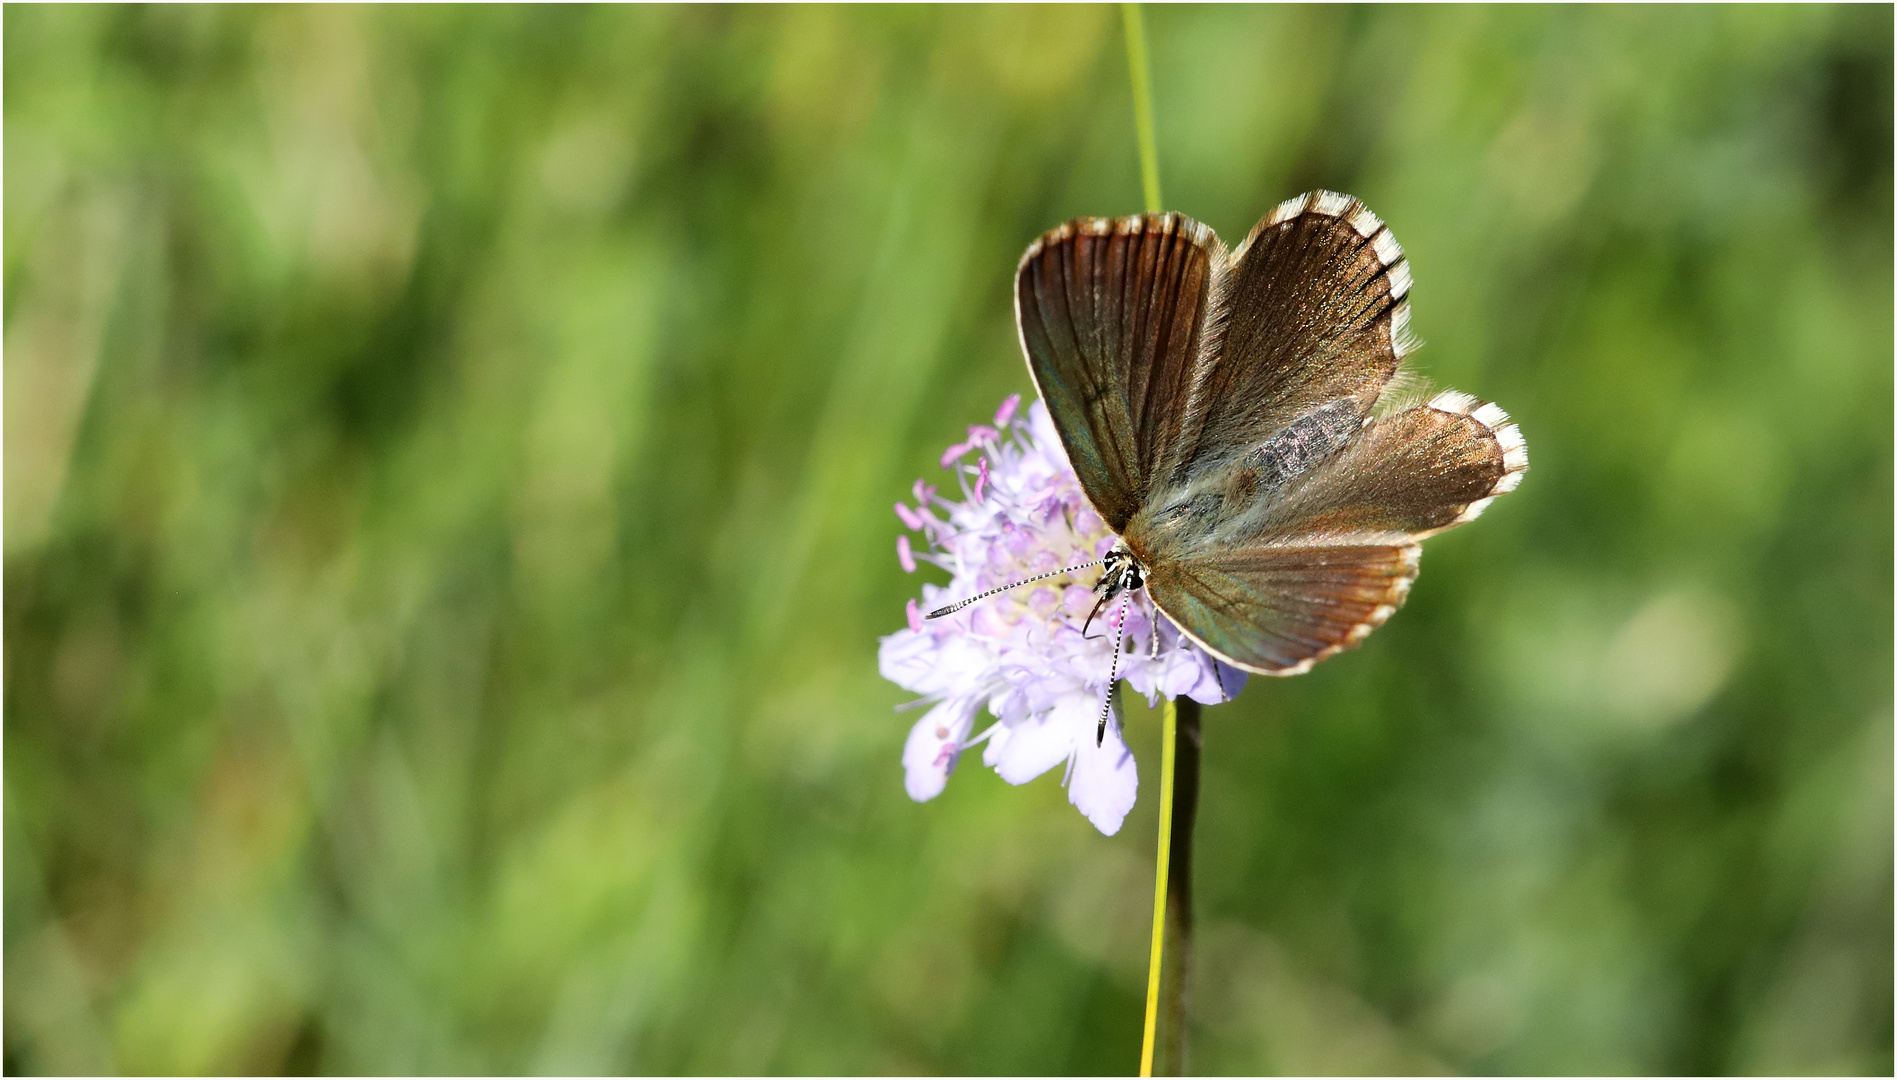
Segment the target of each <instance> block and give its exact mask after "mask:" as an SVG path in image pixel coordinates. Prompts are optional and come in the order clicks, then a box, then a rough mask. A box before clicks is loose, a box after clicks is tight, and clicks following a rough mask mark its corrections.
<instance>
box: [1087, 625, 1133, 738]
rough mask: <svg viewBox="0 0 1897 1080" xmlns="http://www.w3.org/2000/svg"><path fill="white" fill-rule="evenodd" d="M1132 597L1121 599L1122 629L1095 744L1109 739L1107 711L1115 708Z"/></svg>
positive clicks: (1115, 637) (1115, 644)
mask: <svg viewBox="0 0 1897 1080" xmlns="http://www.w3.org/2000/svg"><path fill="white" fill-rule="evenodd" d="M1131 599H1132V597H1130V596H1127V597H1121V599H1120V630H1119V632H1118V633H1116V634H1114V635H1113V667H1112V668H1110V669H1108V671H1107V696H1106V700H1105V701H1102V702H1101V703H1100V727H1099V729H1098V730H1096V731H1095V732H1094V733H1093V745H1094V746H1096V747H1097V746H1100V745H1101V744H1102V743H1105V742H1106V741H1107V713H1108V712H1109V711H1111V710H1112V708H1113V684H1114V683H1115V682H1116V681H1118V679H1119V678H1120V642H1121V641H1122V640H1123V639H1124V638H1125V637H1126V602H1127V601H1128V600H1131Z"/></svg>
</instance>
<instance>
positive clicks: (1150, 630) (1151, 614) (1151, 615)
mask: <svg viewBox="0 0 1897 1080" xmlns="http://www.w3.org/2000/svg"><path fill="white" fill-rule="evenodd" d="M1146 636H1147V637H1149V638H1151V639H1152V640H1151V641H1149V642H1147V645H1148V647H1149V649H1150V650H1151V651H1150V652H1149V653H1148V654H1147V655H1148V659H1152V660H1157V659H1159V605H1158V604H1156V603H1154V602H1153V591H1152V590H1151V589H1148V590H1146Z"/></svg>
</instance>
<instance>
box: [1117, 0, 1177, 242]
mask: <svg viewBox="0 0 1897 1080" xmlns="http://www.w3.org/2000/svg"><path fill="white" fill-rule="evenodd" d="M1120 14H1121V15H1122V16H1123V17H1124V18H1125V21H1126V67H1127V71H1128V72H1129V73H1130V74H1131V75H1132V77H1133V127H1134V129H1135V130H1136V131H1137V132H1138V133H1139V144H1140V187H1141V188H1143V189H1144V191H1145V194H1146V212H1147V213H1149V214H1157V213H1160V212H1161V211H1163V210H1164V209H1165V208H1166V204H1165V202H1164V201H1163V200H1161V199H1160V197H1159V145H1158V142H1157V140H1156V139H1155V138H1154V136H1153V73H1152V67H1151V66H1150V64H1148V62H1147V59H1146V18H1145V16H1144V15H1143V14H1141V12H1140V6H1139V5H1138V4H1121V5H1120Z"/></svg>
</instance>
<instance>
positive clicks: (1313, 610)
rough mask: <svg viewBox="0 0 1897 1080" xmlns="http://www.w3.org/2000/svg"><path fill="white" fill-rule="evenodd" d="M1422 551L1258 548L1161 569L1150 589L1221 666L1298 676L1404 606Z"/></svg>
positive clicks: (1407, 547)
mask: <svg viewBox="0 0 1897 1080" xmlns="http://www.w3.org/2000/svg"><path fill="white" fill-rule="evenodd" d="M1419 550H1420V549H1419V548H1418V547H1417V546H1416V545H1415V544H1384V545H1367V544H1335V545H1298V546H1275V545H1262V544H1261V545H1252V546H1249V547H1243V548H1233V549H1228V550H1223V551H1216V552H1211V553H1208V554H1206V555H1204V556H1202V557H1199V558H1195V559H1189V560H1181V561H1178V562H1168V563H1161V564H1159V565H1156V566H1153V567H1152V568H1151V569H1150V570H1149V571H1148V573H1147V577H1146V587H1147V588H1148V589H1150V590H1152V595H1153V602H1154V603H1157V604H1158V605H1159V607H1160V609H1161V610H1162V611H1164V612H1165V613H1166V614H1167V615H1168V616H1169V617H1170V618H1171V619H1172V620H1173V622H1175V623H1177V624H1178V625H1179V626H1180V627H1182V628H1184V630H1185V631H1186V633H1187V634H1188V635H1190V636H1191V637H1192V639H1193V640H1194V641H1197V642H1198V643H1199V644H1200V645H1202V646H1205V647H1206V648H1208V649H1210V650H1211V651H1212V652H1213V653H1214V654H1215V655H1217V656H1219V657H1220V658H1221V659H1224V660H1226V661H1227V662H1229V663H1232V664H1234V665H1236V666H1238V667H1242V668H1244V669H1246V670H1248V671H1254V672H1259V673H1262V674H1267V675H1296V674H1299V673H1300V672H1303V671H1306V670H1309V668H1310V667H1311V665H1312V664H1314V663H1316V662H1317V661H1319V660H1322V659H1324V658H1325V657H1327V656H1329V655H1331V654H1332V653H1335V652H1338V651H1339V650H1342V649H1347V648H1350V647H1351V646H1353V645H1355V644H1357V643H1358V642H1359V641H1362V640H1363V638H1364V637H1365V636H1366V635H1368V634H1369V633H1370V631H1371V630H1373V629H1375V628H1376V627H1378V626H1379V625H1381V624H1382V623H1383V620H1385V619H1387V618H1389V617H1390V615H1391V613H1392V612H1394V611H1395V610H1396V609H1397V608H1398V607H1400V606H1401V605H1402V603H1403V598H1404V597H1405V596H1406V595H1407V594H1408V593H1409V589H1410V583H1411V582H1412V581H1414V580H1415V579H1416V560H1417V554H1418V552H1419Z"/></svg>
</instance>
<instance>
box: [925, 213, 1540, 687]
mask: <svg viewBox="0 0 1897 1080" xmlns="http://www.w3.org/2000/svg"><path fill="white" fill-rule="evenodd" d="M1409 290H1410V272H1409V264H1408V262H1407V261H1406V260H1405V259H1404V257H1403V249H1402V248H1401V247H1399V246H1398V245H1397V242H1396V238H1395V237H1394V236H1392V235H1391V234H1390V230H1389V228H1388V227H1387V226H1385V225H1384V224H1383V222H1382V221H1380V220H1379V219H1378V218H1377V216H1376V215H1375V214H1372V213H1371V212H1370V211H1369V210H1368V209H1366V208H1365V207H1364V205H1363V204H1362V203H1360V202H1358V201H1357V200H1356V199H1353V198H1351V197H1349V196H1347V195H1339V194H1336V193H1334V192H1328V191H1319V192H1313V193H1311V194H1307V195H1301V196H1299V197H1297V198H1295V199H1290V200H1288V201H1286V202H1284V203H1282V204H1280V205H1279V206H1278V208H1277V209H1275V210H1273V211H1272V212H1271V214H1270V215H1269V216H1267V217H1266V218H1265V219H1264V220H1263V221H1260V222H1259V223H1258V225H1257V226H1256V227H1254V228H1253V229H1252V231H1251V235H1249V236H1247V237H1246V238H1245V242H1244V243H1243V244H1240V245H1239V246H1238V248H1237V250H1235V251H1229V252H1228V251H1227V250H1226V248H1225V246H1224V245H1223V244H1222V243H1220V242H1219V238H1218V236H1217V235H1216V234H1215V233H1213V231H1212V230H1211V229H1209V228H1207V227H1206V226H1204V225H1201V224H1199V223H1198V222H1196V221H1193V220H1192V219H1191V218H1188V217H1184V216H1182V215H1179V214H1145V215H1140V216H1135V217H1123V218H1079V219H1076V220H1074V221H1070V222H1068V223H1067V224H1065V225H1062V226H1061V227H1059V228H1057V229H1054V230H1053V231H1051V232H1049V233H1047V234H1046V235H1044V236H1042V237H1041V238H1040V239H1039V240H1036V241H1035V242H1034V243H1032V244H1030V245H1029V246H1028V249H1027V253H1026V254H1025V255H1023V256H1022V258H1021V264H1020V267H1019V268H1018V270H1017V271H1016V273H1015V315H1016V320H1017V322H1018V324H1019V327H1020V333H1021V347H1022V350H1023V351H1024V352H1025V353H1026V355H1027V361H1028V370H1029V371H1030V372H1031V373H1032V375H1033V378H1034V384H1035V387H1036V388H1037V389H1038V390H1039V391H1040V394H1041V398H1042V400H1043V401H1045V402H1046V404H1047V409H1048V412H1049V413H1050V414H1051V415H1052V417H1053V421H1054V426H1055V427H1056V428H1057V429H1058V430H1059V432H1060V437H1061V442H1062V443H1063V444H1064V445H1065V446H1066V448H1067V456H1068V458H1069V459H1070V460H1071V461H1072V463H1073V466H1074V471H1075V472H1076V473H1077V474H1078V476H1079V478H1080V485H1081V488H1082V490H1084V491H1085V492H1086V494H1087V498H1088V500H1089V501H1090V502H1092V504H1093V506H1094V508H1095V509H1096V510H1097V511H1099V513H1100V515H1101V517H1102V518H1103V519H1104V520H1105V521H1106V522H1107V525H1108V527H1110V528H1111V529H1112V530H1113V532H1114V533H1115V534H1117V535H1118V536H1119V538H1120V543H1119V544H1118V545H1117V546H1116V547H1115V548H1114V550H1113V551H1112V552H1111V553H1109V554H1108V555H1107V557H1106V558H1105V559H1104V560H1102V562H1104V564H1105V566H1106V572H1105V574H1103V576H1102V577H1101V580H1100V582H1099V584H1098V585H1097V586H1096V590H1097V592H1098V593H1099V595H1100V603H1101V604H1104V603H1106V602H1109V601H1111V600H1112V599H1113V598H1114V597H1116V596H1126V595H1130V594H1131V593H1133V592H1135V591H1137V590H1139V589H1140V588H1142V587H1144V588H1145V589H1146V590H1147V593H1148V596H1149V597H1150V598H1151V600H1152V601H1153V602H1154V603H1155V604H1157V605H1158V607H1159V609H1160V610H1161V611H1164V612H1165V613H1166V615H1167V616H1168V617H1170V618H1171V619H1172V621H1173V622H1174V623H1175V624H1177V625H1178V626H1179V627H1180V629H1181V630H1183V631H1184V632H1185V633H1186V634H1187V636H1189V637H1190V638H1191V639H1192V640H1193V641H1194V642H1196V643H1197V644H1198V645H1200V646H1201V647H1202V648H1204V649H1205V650H1206V651H1207V652H1209V653H1211V654H1212V655H1214V656H1216V657H1218V658H1219V659H1220V660H1223V661H1225V662H1226V663H1228V664H1231V665H1233V666H1234V667H1239V668H1243V669H1245V670H1246V671H1251V672H1256V673H1258V674H1261V675H1296V674H1300V673H1302V672H1305V671H1308V670H1310V668H1311V665H1313V664H1315V663H1317V662H1318V661H1319V660H1322V659H1324V658H1326V657H1328V656H1331V655H1332V654H1334V653H1337V652H1339V651H1341V650H1344V649H1348V648H1351V647H1353V646H1355V645H1356V644H1358V643H1359V642H1361V641H1362V640H1363V639H1364V638H1365V637H1366V636H1368V635H1369V633H1370V632H1371V631H1372V630H1374V629H1375V628H1376V627H1378V626H1379V625H1381V624H1382V623H1383V621H1384V620H1385V619H1388V618H1389V617H1390V615H1391V613H1393V612H1394V611H1396V609H1397V608H1398V607H1399V606H1401V605H1402V603H1403V600H1404V598H1405V596H1407V595H1408V593H1409V589H1410V584H1411V582H1413V581H1414V580H1415V579H1416V571H1417V557H1418V554H1419V552H1420V545H1419V542H1420V541H1421V540H1422V539H1423V538H1424V537H1426V536H1430V535H1432V534H1434V533H1438V532H1441V531H1442V530H1444V529H1448V528H1452V527H1454V526H1456V525H1460V524H1462V523H1463V522H1465V521H1470V520H1473V519H1474V518H1475V517H1476V515H1478V514H1480V513H1481V512H1482V511H1483V509H1484V508H1485V507H1487V506H1488V504H1489V502H1490V500H1492V499H1494V498H1495V497H1496V496H1497V495H1500V494H1502V493H1503V492H1505V491H1511V490H1513V489H1514V488H1515V486H1516V485H1517V484H1518V483H1520V481H1521V477H1522V473H1523V472H1524V471H1526V470H1527V468H1528V450H1527V447H1526V445H1525V444H1524V443H1523V441H1522V436H1521V432H1520V431H1519V430H1518V429H1517V428H1516V426H1515V425H1514V424H1512V423H1509V422H1508V414H1507V413H1505V412H1503V411H1502V410H1501V408H1500V407H1498V406H1496V405H1494V404H1491V403H1485V402H1481V401H1478V400H1477V399H1475V398H1473V397H1470V396H1469V395H1467V394H1459V393H1455V392H1453V391H1450V392H1444V393H1441V394H1437V395H1436V396H1435V397H1433V398H1431V399H1430V400H1429V401H1427V402H1426V403H1423V404H1416V405H1412V406H1410V407H1402V406H1401V405H1400V404H1398V403H1396V402H1394V401H1392V400H1386V398H1394V397H1395V396H1396V395H1394V394H1391V393H1388V392H1389V391H1390V389H1391V386H1392V380H1393V379H1394V378H1395V376H1396V375H1397V372H1398V369H1399V368H1400V367H1401V366H1402V363H1403V358H1404V355H1405V354H1406V353H1408V352H1410V351H1411V350H1412V349H1413V348H1414V342H1413V340H1412V339H1411V338H1410V336H1409V332H1408V325H1409V302H1408V300H1407V299H1406V297H1407V296H1408V294H1409ZM1073 569H1078V568H1076V567H1069V568H1067V570H1073ZM1063 572H1065V571H1063ZM997 591H999V590H997ZM984 595H987V594H984ZM979 598H980V597H971V598H969V601H964V603H967V602H972V601H973V600H976V599H979ZM1123 602H1124V601H1123ZM960 606H962V605H961V604H957V605H952V606H951V607H949V608H944V609H942V610H941V611H939V612H936V613H934V614H937V615H939V614H946V613H947V612H949V611H951V610H955V609H956V608H959V607H960ZM1099 610H1100V605H1098V604H1097V605H1096V606H1095V612H1096V613H1097V612H1098V611H1099ZM1117 666H1118V648H1117V645H1116V648H1115V668H1116V671H1117ZM1110 683H1111V676H1110V677H1109V684H1110Z"/></svg>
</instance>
